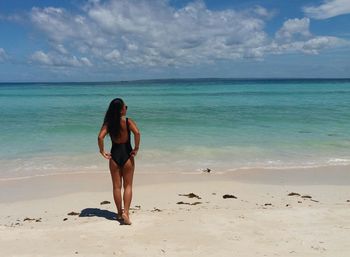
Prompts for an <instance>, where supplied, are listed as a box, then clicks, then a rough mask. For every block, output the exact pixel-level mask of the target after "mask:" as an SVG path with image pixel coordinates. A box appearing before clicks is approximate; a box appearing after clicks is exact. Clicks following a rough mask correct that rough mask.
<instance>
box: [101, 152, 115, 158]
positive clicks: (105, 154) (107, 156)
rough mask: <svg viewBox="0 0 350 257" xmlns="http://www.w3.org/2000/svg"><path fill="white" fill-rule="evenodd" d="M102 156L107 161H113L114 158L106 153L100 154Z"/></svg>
mask: <svg viewBox="0 0 350 257" xmlns="http://www.w3.org/2000/svg"><path fill="white" fill-rule="evenodd" d="M100 153H101V154H102V156H103V157H104V158H106V159H108V160H109V159H111V158H112V155H111V154H110V153H106V152H100Z"/></svg>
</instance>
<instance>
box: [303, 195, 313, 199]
mask: <svg viewBox="0 0 350 257" xmlns="http://www.w3.org/2000/svg"><path fill="white" fill-rule="evenodd" d="M301 198H308V199H311V198H312V197H311V196H310V195H302V196H301Z"/></svg>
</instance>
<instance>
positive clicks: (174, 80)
mask: <svg viewBox="0 0 350 257" xmlns="http://www.w3.org/2000/svg"><path fill="white" fill-rule="evenodd" d="M218 81H222V82H264V81H266V82H281V81H282V82H286V81H292V82H298V81H302V82H322V81H344V82H348V81H350V77H349V78H332V77H329V78H303V77H300V78H287V77H284V78H274V77H272V78H269V77H261V78H245V77H242V78H223V77H199V78H159V79H130V80H108V81H8V82H1V81H0V85H2V84H17V85H18V84H95V83H98V84H101V85H108V84H125V83H140V84H142V83H167V82H171V83H177V82H178V83H184V82H191V83H195V82H199V83H203V82H218Z"/></svg>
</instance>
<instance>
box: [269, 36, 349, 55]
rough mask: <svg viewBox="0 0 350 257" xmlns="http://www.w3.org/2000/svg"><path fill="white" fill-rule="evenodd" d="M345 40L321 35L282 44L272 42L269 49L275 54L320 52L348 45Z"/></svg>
mask: <svg viewBox="0 0 350 257" xmlns="http://www.w3.org/2000/svg"><path fill="white" fill-rule="evenodd" d="M346 44H347V42H346V41H345V40H342V39H339V38H336V37H329V36H319V37H314V38H311V39H309V40H306V41H294V42H286V43H282V44H271V47H270V48H269V51H271V52H272V53H275V54H283V53H292V52H302V53H305V54H319V52H320V51H321V50H324V49H329V48H335V47H341V46H344V45H346Z"/></svg>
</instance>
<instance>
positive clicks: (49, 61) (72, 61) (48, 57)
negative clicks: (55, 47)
mask: <svg viewBox="0 0 350 257" xmlns="http://www.w3.org/2000/svg"><path fill="white" fill-rule="evenodd" d="M30 60H31V61H32V62H34V63H38V64H40V65H45V66H57V67H81V66H92V63H91V62H90V60H89V59H88V58H87V57H82V58H77V57H76V56H66V55H58V54H57V53H44V52H43V51H36V52H35V53H33V54H32V56H31V57H30Z"/></svg>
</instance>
